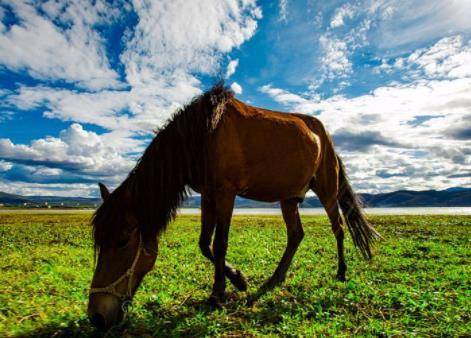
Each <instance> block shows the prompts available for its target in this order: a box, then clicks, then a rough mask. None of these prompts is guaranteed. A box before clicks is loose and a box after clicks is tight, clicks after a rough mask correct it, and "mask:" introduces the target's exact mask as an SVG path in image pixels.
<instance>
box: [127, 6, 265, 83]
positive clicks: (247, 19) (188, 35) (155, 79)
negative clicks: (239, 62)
mask: <svg viewBox="0 0 471 338" xmlns="http://www.w3.org/2000/svg"><path fill="white" fill-rule="evenodd" d="M134 10H135V11H136V13H137V15H138V16H139V22H138V24H137V26H136V28H135V30H134V33H133V37H132V38H131V39H129V40H128V41H127V44H126V51H125V52H124V53H123V54H122V55H121V61H122V62H123V63H124V65H125V67H126V78H127V81H128V83H129V84H130V85H132V86H134V87H136V86H149V85H151V86H152V85H155V84H158V85H159V86H162V85H172V84H175V83H179V82H185V81H188V76H189V74H193V73H204V74H215V73H217V72H218V70H219V61H220V58H221V56H222V54H223V53H228V52H230V51H231V50H232V49H233V48H237V47H239V46H240V45H241V44H242V43H243V42H244V41H246V40H247V39H249V38H250V37H252V35H253V34H254V33H255V30H256V28H257V21H256V20H257V19H258V18H259V17H260V15H261V12H260V9H259V8H258V7H257V6H256V4H255V1H252V0H247V1H243V2H238V1H231V0H227V1H214V0H203V1H197V2H194V1H184V0H179V1H174V0H167V1H158V2H156V1H153V2H151V1H136V2H135V3H134ZM209 18H210V19H209Z"/></svg>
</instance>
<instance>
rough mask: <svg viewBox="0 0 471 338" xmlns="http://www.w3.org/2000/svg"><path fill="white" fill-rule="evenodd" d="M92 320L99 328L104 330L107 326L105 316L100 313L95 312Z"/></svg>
mask: <svg viewBox="0 0 471 338" xmlns="http://www.w3.org/2000/svg"><path fill="white" fill-rule="evenodd" d="M90 321H91V322H92V324H93V325H94V326H95V327H96V328H97V329H98V330H104V329H105V327H106V325H105V324H106V322H105V317H103V316H102V315H101V314H99V313H95V314H94V315H93V316H92V317H91V318H90Z"/></svg>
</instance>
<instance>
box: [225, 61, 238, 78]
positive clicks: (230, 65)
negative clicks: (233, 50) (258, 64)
mask: <svg viewBox="0 0 471 338" xmlns="http://www.w3.org/2000/svg"><path fill="white" fill-rule="evenodd" d="M238 65H239V59H235V60H231V61H229V63H228V65H227V69H226V79H228V78H230V77H231V76H232V75H233V74H234V73H235V71H236V68H237V66H238Z"/></svg>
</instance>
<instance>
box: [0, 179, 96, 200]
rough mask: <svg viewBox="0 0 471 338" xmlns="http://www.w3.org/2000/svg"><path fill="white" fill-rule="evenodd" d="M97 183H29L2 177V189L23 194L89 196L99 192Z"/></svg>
mask: <svg viewBox="0 0 471 338" xmlns="http://www.w3.org/2000/svg"><path fill="white" fill-rule="evenodd" d="M97 189H98V187H97V185H90V184H85V183H29V182H28V183H27V182H12V181H8V180H2V179H1V178H0V191H3V192H6V193H11V194H19V195H23V196H28V195H29V196H64V197H74V196H77V197H88V196H93V195H95V196H96V194H97Z"/></svg>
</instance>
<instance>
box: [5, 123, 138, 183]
mask: <svg viewBox="0 0 471 338" xmlns="http://www.w3.org/2000/svg"><path fill="white" fill-rule="evenodd" d="M141 147H142V145H141V142H139V141H136V140H133V139H129V138H128V139H126V138H125V137H123V136H122V135H118V137H117V135H113V134H103V135H97V134H96V133H94V132H90V131H86V130H84V129H83V128H82V126H81V125H80V124H77V123H74V124H72V125H71V126H70V127H69V128H68V129H64V130H62V131H61V133H60V135H59V137H58V138H56V137H50V136H49V137H46V138H43V139H38V140H34V141H32V142H31V144H30V145H24V144H14V143H12V142H11V140H9V139H4V138H3V139H0V158H2V159H4V160H6V161H8V162H14V163H19V164H25V165H41V166H45V167H46V168H49V169H56V170H57V169H61V170H66V171H71V172H78V173H82V174H89V175H101V176H104V175H107V176H113V175H121V176H122V175H124V174H125V173H127V172H128V171H129V170H130V169H131V168H132V166H133V161H132V160H130V159H129V158H125V157H124V156H125V154H126V153H129V152H131V151H136V150H137V149H139V148H141ZM44 170H46V169H44ZM51 173H52V172H49V174H51Z"/></svg>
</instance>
